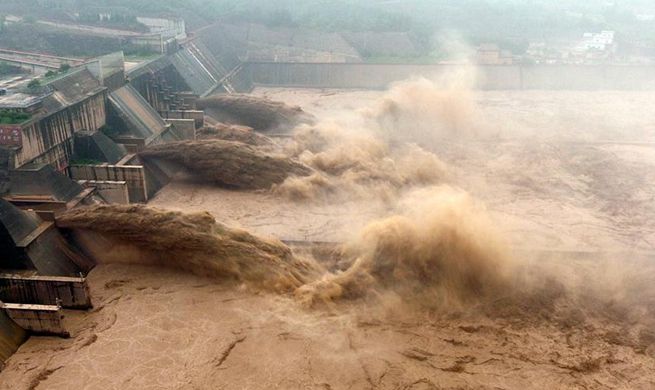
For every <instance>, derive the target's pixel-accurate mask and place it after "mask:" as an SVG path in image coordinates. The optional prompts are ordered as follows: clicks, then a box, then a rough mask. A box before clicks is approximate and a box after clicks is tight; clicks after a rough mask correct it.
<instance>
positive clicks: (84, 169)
mask: <svg viewBox="0 0 655 390" xmlns="http://www.w3.org/2000/svg"><path fill="white" fill-rule="evenodd" d="M69 171H70V175H71V177H72V178H73V179H75V180H91V181H113V182H117V181H119V182H125V183H126V184H127V191H128V194H129V199H130V203H145V202H146V201H147V200H148V191H147V185H146V178H145V172H144V168H143V166H140V165H71V166H70V167H69Z"/></svg>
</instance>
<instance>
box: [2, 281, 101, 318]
mask: <svg viewBox="0 0 655 390" xmlns="http://www.w3.org/2000/svg"><path fill="white" fill-rule="evenodd" d="M0 300H1V301H3V302H12V303H26V304H41V305H61V306H62V307H65V308H68V309H88V308H90V307H91V297H90V295H89V287H88V285H87V284H86V279H84V278H81V277H78V278H75V277H62V276H59V277H55V276H29V277H23V276H18V275H7V274H3V275H0Z"/></svg>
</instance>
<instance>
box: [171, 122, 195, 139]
mask: <svg viewBox="0 0 655 390" xmlns="http://www.w3.org/2000/svg"><path fill="white" fill-rule="evenodd" d="M165 121H166V122H167V123H170V124H171V125H173V127H174V128H175V131H176V132H177V133H178V134H180V135H182V137H183V139H196V121H194V120H193V119H165Z"/></svg>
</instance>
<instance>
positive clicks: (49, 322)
mask: <svg viewBox="0 0 655 390" xmlns="http://www.w3.org/2000/svg"><path fill="white" fill-rule="evenodd" d="M2 308H3V309H4V311H5V312H6V313H7V315H8V316H9V318H11V319H12V320H13V321H14V322H15V323H16V324H18V326H20V327H21V328H23V329H25V330H27V331H29V332H32V333H37V334H49V335H57V336H63V337H68V336H69V333H68V332H67V331H66V329H65V328H64V324H63V319H64V315H63V313H62V312H61V308H60V307H58V306H53V305H24V304H20V303H3V304H2Z"/></svg>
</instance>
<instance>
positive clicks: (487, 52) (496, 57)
mask: <svg viewBox="0 0 655 390" xmlns="http://www.w3.org/2000/svg"><path fill="white" fill-rule="evenodd" d="M476 62H477V63H478V64H480V65H512V64H513V63H514V60H513V56H512V53H511V52H510V51H508V50H501V49H500V48H499V47H498V45H496V44H494V43H483V44H481V45H480V46H479V47H478V50H477V52H476Z"/></svg>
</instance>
